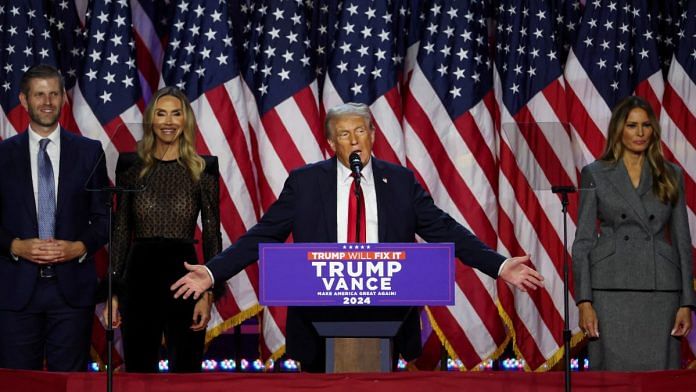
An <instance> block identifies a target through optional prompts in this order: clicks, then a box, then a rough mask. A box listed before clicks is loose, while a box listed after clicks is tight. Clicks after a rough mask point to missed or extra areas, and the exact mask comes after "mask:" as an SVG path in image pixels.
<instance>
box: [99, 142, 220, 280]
mask: <svg viewBox="0 0 696 392" xmlns="http://www.w3.org/2000/svg"><path fill="white" fill-rule="evenodd" d="M203 158H204V159H205V162H206V167H205V170H204V171H203V173H201V178H200V180H199V181H194V180H193V179H192V178H191V176H190V175H189V172H188V169H186V168H185V167H184V166H182V165H180V164H179V163H178V162H177V161H158V162H157V164H156V165H155V167H154V168H153V169H152V170H151V171H150V173H148V174H147V175H146V176H145V177H143V178H141V177H140V171H141V169H142V161H141V160H140V159H139V158H138V156H137V154H134V153H128V154H121V155H120V156H119V160H118V164H117V168H116V185H117V186H119V187H123V188H124V189H140V190H138V191H134V192H128V191H126V192H123V193H121V194H120V195H119V197H118V198H117V205H116V214H115V217H114V229H113V238H112V245H111V252H112V256H111V257H112V262H113V266H114V280H115V282H116V285H115V286H116V287H122V284H123V283H124V282H125V279H126V275H127V263H128V260H126V259H127V257H128V250H129V248H130V245H131V242H132V241H134V240H138V239H179V240H184V241H193V238H194V233H195V230H196V223H197V220H198V215H199V212H200V216H201V226H202V240H203V244H202V245H203V257H204V258H205V261H208V260H210V259H211V258H212V257H213V256H215V255H216V254H218V253H220V250H221V247H222V241H221V237H220V207H219V192H220V189H219V188H220V185H219V172H218V163H217V157H210V156H206V157H203Z"/></svg>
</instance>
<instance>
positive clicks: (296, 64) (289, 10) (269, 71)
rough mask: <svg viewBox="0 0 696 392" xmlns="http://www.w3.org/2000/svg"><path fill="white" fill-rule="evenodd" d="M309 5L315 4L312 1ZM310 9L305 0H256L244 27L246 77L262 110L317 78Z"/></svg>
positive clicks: (248, 10) (268, 108)
mask: <svg viewBox="0 0 696 392" xmlns="http://www.w3.org/2000/svg"><path fill="white" fill-rule="evenodd" d="M309 6H312V4H310V5H309ZM309 11H310V10H309V9H307V6H306V5H305V4H304V3H303V2H302V1H278V0H274V1H254V2H251V4H249V6H248V7H246V8H244V7H243V8H242V12H247V13H248V14H249V22H248V23H247V24H246V25H245V27H244V30H243V36H244V42H243V43H242V47H243V48H244V51H245V53H246V56H245V62H244V64H243V66H244V74H245V78H246V79H247V81H248V82H249V85H250V86H255V87H254V89H253V93H254V96H255V98H256V101H257V104H258V106H259V109H260V111H261V113H262V114H263V113H266V112H267V111H268V110H270V109H272V108H273V107H275V106H276V105H277V104H279V103H280V102H282V101H284V100H286V99H288V98H289V97H291V96H292V95H293V94H295V93H296V92H298V91H299V90H301V89H303V88H305V87H306V86H307V85H308V84H309V83H311V82H312V81H313V80H314V79H315V72H316V71H317V70H316V68H315V65H314V64H315V63H316V62H315V55H314V54H313V53H312V49H313V48H314V49H315V50H316V51H317V52H319V51H324V49H325V48H324V47H322V46H318V47H314V46H313V45H312V42H311V40H310V39H309V38H308V35H307V29H308V24H309V21H308V20H307V19H306V14H307V13H309Z"/></svg>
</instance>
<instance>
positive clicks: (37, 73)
mask: <svg viewBox="0 0 696 392" xmlns="http://www.w3.org/2000/svg"><path fill="white" fill-rule="evenodd" d="M53 78H57V79H58V82H59V83H60V90H61V91H63V90H64V89H65V79H64V78H63V75H62V74H61V73H60V71H59V70H58V69H57V68H56V67H54V66H52V65H48V64H39V65H35V66H33V67H31V68H29V69H28V70H27V71H26V72H25V73H24V75H22V80H21V81H20V82H19V91H21V92H22V93H23V94H24V95H29V82H30V81H31V80H33V79H53Z"/></svg>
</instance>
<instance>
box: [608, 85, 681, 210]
mask: <svg viewBox="0 0 696 392" xmlns="http://www.w3.org/2000/svg"><path fill="white" fill-rule="evenodd" d="M636 108H640V109H643V110H645V113H647V114H648V120H649V121H650V126H651V127H652V130H653V131H652V135H651V136H650V142H649V145H648V148H647V150H646V152H645V158H646V159H647V160H648V164H649V165H650V171H651V173H652V177H653V193H654V194H655V195H656V196H657V198H658V199H660V200H661V201H662V202H663V203H668V202H669V203H671V204H673V205H674V204H676V202H677V199H678V198H679V185H678V184H677V178H676V175H675V173H674V170H672V168H671V167H670V166H669V165H668V164H667V163H666V161H665V157H664V154H663V153H662V145H661V143H660V138H661V136H662V128H660V123H659V122H658V121H657V117H655V112H654V111H653V109H652V107H651V106H650V104H649V103H648V102H647V101H646V100H645V99H643V98H641V97H636V96H629V97H627V98H625V99H623V100H622V101H621V102H619V103H618V104H617V105H616V107H614V110H613V112H612V113H611V120H610V121H609V130H608V135H607V144H606V145H605V146H604V152H603V153H602V156H601V157H600V158H599V159H600V160H602V161H606V162H617V161H618V160H619V159H622V158H623V154H624V149H625V148H624V145H623V143H622V141H621V140H622V138H623V130H624V126H625V125H626V119H627V118H628V115H629V113H631V110H633V109H636Z"/></svg>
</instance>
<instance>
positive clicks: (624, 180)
mask: <svg viewBox="0 0 696 392" xmlns="http://www.w3.org/2000/svg"><path fill="white" fill-rule="evenodd" d="M645 170H646V168H645V166H644V167H643V169H642V171H641V180H640V182H641V183H640V184H639V185H638V186H639V189H640V188H642V187H643V186H647V184H645V185H643V184H644V183H647V180H646V179H645V178H644V177H645ZM610 179H611V181H610V182H611V184H612V186H613V187H614V188H616V190H617V191H618V193H619V195H621V197H623V198H624V199H625V200H626V202H628V205H629V206H631V208H632V209H633V210H634V211H635V212H636V214H637V215H638V218H639V219H640V222H641V224H642V225H643V226H644V227H645V229H646V230H649V227H648V224H647V221H648V220H647V214H646V213H645V208H644V207H643V203H642V202H641V201H640V197H639V195H638V191H637V190H636V188H634V187H633V184H632V183H631V178H630V177H629V176H628V171H627V170H626V166H625V165H624V164H623V162H621V161H619V162H617V163H616V165H614V167H613V169H611V173H610Z"/></svg>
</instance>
